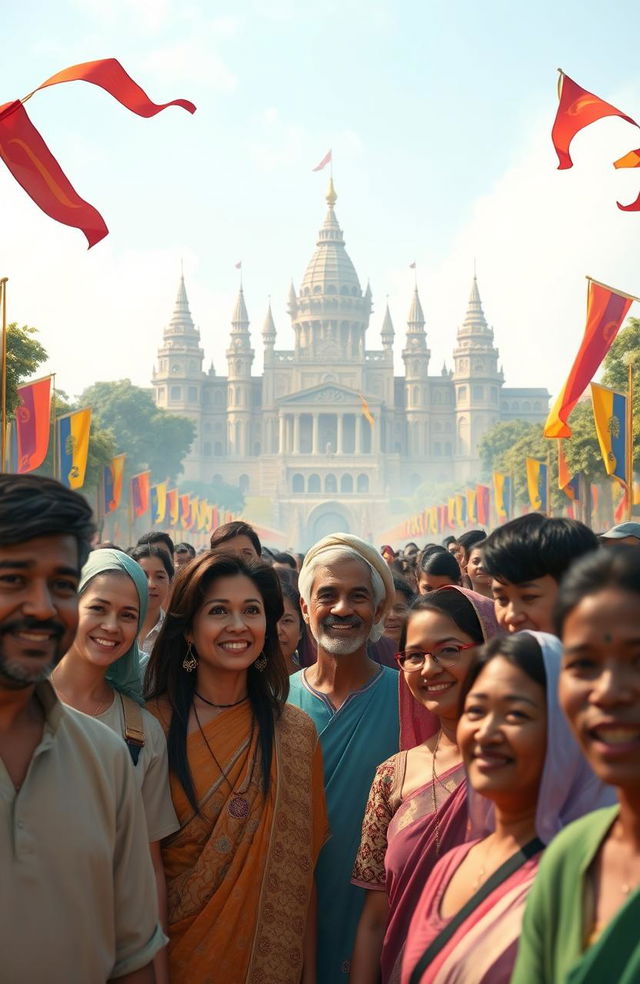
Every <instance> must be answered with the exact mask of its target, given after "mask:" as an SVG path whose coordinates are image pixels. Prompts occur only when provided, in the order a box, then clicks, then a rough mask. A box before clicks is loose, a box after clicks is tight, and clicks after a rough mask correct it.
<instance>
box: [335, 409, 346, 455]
mask: <svg viewBox="0 0 640 984" xmlns="http://www.w3.org/2000/svg"><path fill="white" fill-rule="evenodd" d="M343 427H344V414H342V413H339V414H338V420H337V424H336V454H342V431H343Z"/></svg>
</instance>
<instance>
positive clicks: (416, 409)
mask: <svg viewBox="0 0 640 984" xmlns="http://www.w3.org/2000/svg"><path fill="white" fill-rule="evenodd" d="M424 325H425V321H424V314H423V313H422V305H421V304H420V296H419V294H418V288H417V286H416V287H415V288H414V291H413V299H412V301H411V307H410V309H409V317H408V318H407V339H406V343H405V347H404V349H403V350H402V359H403V362H404V390H405V414H406V421H407V454H409V455H411V456H412V457H415V458H424V457H426V456H427V455H428V453H429V402H428V396H429V383H428V376H429V358H430V356H431V352H430V351H429V349H428V348H427V335H426V332H425V330H424Z"/></svg>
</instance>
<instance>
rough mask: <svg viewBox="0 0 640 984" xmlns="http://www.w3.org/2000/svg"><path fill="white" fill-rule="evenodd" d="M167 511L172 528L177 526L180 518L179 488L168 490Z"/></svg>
mask: <svg viewBox="0 0 640 984" xmlns="http://www.w3.org/2000/svg"><path fill="white" fill-rule="evenodd" d="M167 513H168V514H169V525H170V526H171V527H172V528H174V527H176V526H177V525H178V519H179V518H180V499H179V498H178V490H177V489H169V491H168V492H167Z"/></svg>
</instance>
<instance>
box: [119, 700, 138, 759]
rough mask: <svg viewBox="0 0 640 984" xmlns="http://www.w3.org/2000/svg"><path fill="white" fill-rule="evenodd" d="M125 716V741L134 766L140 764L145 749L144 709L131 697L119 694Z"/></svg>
mask: <svg viewBox="0 0 640 984" xmlns="http://www.w3.org/2000/svg"><path fill="white" fill-rule="evenodd" d="M118 697H119V698H120V703H121V705H122V713H123V715H124V735H123V737H124V740H125V742H126V744H127V748H128V749H129V755H130V756H131V761H132V762H133V764H134V765H137V764H138V758H139V756H140V752H141V750H142V749H143V748H144V724H143V722H142V708H141V707H140V705H139V704H137V703H136V702H135V700H133V699H132V698H131V697H127V695H126V694H121V693H118Z"/></svg>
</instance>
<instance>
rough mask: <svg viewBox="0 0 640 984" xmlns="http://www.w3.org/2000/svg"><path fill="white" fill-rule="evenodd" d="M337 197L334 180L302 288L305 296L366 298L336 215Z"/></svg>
mask: <svg viewBox="0 0 640 984" xmlns="http://www.w3.org/2000/svg"><path fill="white" fill-rule="evenodd" d="M336 198H337V195H336V193H335V190H334V187H333V180H331V181H330V182H329V191H328V192H327V203H328V205H329V210H328V212H327V215H326V218H325V220H324V224H323V226H322V228H321V229H320V233H319V238H318V242H317V244H316V250H315V253H314V254H313V256H312V257H311V260H310V261H309V264H308V266H307V269H306V271H305V275H304V277H303V280H302V284H301V285H300V296H301V297H309V296H313V295H316V296H317V295H322V294H339V295H340V294H342V295H348V296H349V297H362V288H361V287H360V281H359V280H358V274H357V273H356V271H355V267H354V265H353V263H352V262H351V259H350V257H349V255H348V253H347V251H346V249H345V248H344V239H343V236H342V229H341V228H340V226H339V225H338V220H337V219H336V215H335V212H334V208H333V207H334V205H335V202H336Z"/></svg>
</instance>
